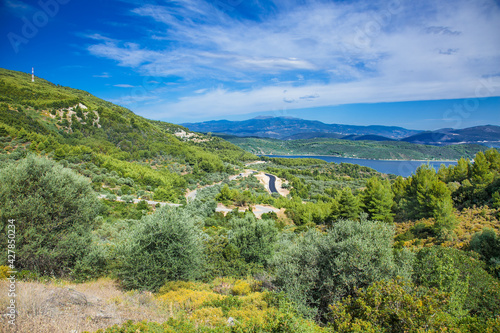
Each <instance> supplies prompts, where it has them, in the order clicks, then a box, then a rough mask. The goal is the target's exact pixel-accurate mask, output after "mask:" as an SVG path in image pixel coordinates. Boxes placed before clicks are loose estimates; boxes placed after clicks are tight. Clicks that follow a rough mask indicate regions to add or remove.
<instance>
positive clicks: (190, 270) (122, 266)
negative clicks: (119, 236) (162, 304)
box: [115, 206, 202, 291]
mask: <svg viewBox="0 0 500 333" xmlns="http://www.w3.org/2000/svg"><path fill="white" fill-rule="evenodd" d="M195 221H196V220H195V219H194V217H193V216H191V215H190V214H189V212H188V211H186V210H185V209H176V208H171V207H169V206H164V207H162V208H160V209H157V210H156V212H155V213H154V214H153V215H148V216H145V217H144V218H143V219H142V220H141V221H140V222H138V223H137V224H136V225H135V226H134V227H133V228H132V230H131V231H130V233H128V234H126V235H124V237H126V241H124V242H122V243H121V245H120V248H119V249H118V257H117V262H116V266H115V272H116V275H117V276H118V278H119V279H120V281H121V283H122V285H123V286H124V287H125V288H126V289H141V290H152V291H156V290H158V289H159V288H160V287H161V286H162V285H163V284H164V283H165V281H170V280H185V281H188V280H192V279H195V278H196V277H198V276H199V275H200V268H201V258H202V239H201V234H200V229H199V226H198V225H196V224H195Z"/></svg>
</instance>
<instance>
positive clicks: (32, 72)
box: [31, 67, 35, 82]
mask: <svg viewBox="0 0 500 333" xmlns="http://www.w3.org/2000/svg"><path fill="white" fill-rule="evenodd" d="M31 82H35V67H31Z"/></svg>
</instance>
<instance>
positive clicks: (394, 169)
mask: <svg viewBox="0 0 500 333" xmlns="http://www.w3.org/2000/svg"><path fill="white" fill-rule="evenodd" d="M265 156H267V157H285V158H318V159H320V160H323V161H327V162H333V163H337V164H339V163H351V164H358V165H363V166H366V167H369V168H372V169H375V170H377V171H378V172H381V173H389V174H393V175H396V176H403V177H408V176H411V175H412V174H414V173H415V171H416V170H417V168H418V167H419V166H421V165H422V164H429V165H430V166H431V167H433V168H434V169H436V170H438V169H439V167H440V166H441V164H444V165H445V166H449V165H456V164H457V162H452V161H414V160H412V161H406V160H397V161H396V160H394V161H390V160H368V159H361V158H347V157H335V156H320V155H307V156H299V155H265Z"/></svg>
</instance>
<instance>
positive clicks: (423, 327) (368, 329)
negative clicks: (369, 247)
mask: <svg viewBox="0 0 500 333" xmlns="http://www.w3.org/2000/svg"><path fill="white" fill-rule="evenodd" d="M448 302H449V296H448V295H447V294H446V293H443V292H439V291H437V290H436V289H427V288H424V287H417V286H415V285H413V284H412V283H410V282H407V281H404V280H400V279H396V280H388V281H379V282H375V283H374V284H373V285H371V286H370V287H368V288H366V289H362V290H358V291H356V293H355V295H354V297H348V298H346V299H344V300H343V301H342V302H337V303H335V304H333V305H332V306H331V307H330V312H329V314H328V320H329V322H330V327H331V328H333V330H334V331H335V332H339V333H347V332H359V333H375V332H377V333H379V332H380V333H386V332H387V333H393V332H394V333H398V332H428V331H431V332H444V331H447V329H450V328H451V329H454V330H453V331H452V332H457V328H458V324H457V319H456V318H455V317H453V316H451V315H450V314H449V313H448ZM458 332H460V331H458Z"/></svg>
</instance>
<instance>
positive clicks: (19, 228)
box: [0, 155, 100, 275]
mask: <svg viewBox="0 0 500 333" xmlns="http://www.w3.org/2000/svg"><path fill="white" fill-rule="evenodd" d="M0 184H1V186H0V202H1V203H2V205H1V208H0V223H1V225H0V228H1V229H2V232H5V233H6V232H7V231H6V225H7V222H8V220H9V219H14V220H15V225H16V252H17V253H16V254H17V256H16V266H17V267H18V268H23V269H28V270H33V271H38V272H40V273H47V274H49V273H50V274H55V275H65V274H67V273H69V272H70V270H71V268H72V267H74V265H75V264H76V263H77V262H78V261H79V260H81V259H82V258H83V257H84V256H85V254H86V253H87V252H88V248H89V246H90V242H91V234H90V231H91V228H92V226H93V223H94V218H95V217H96V216H97V214H98V213H99V209H100V203H99V201H98V199H97V195H96V194H95V192H94V191H93V190H92V188H91V186H90V183H89V181H88V179H86V178H85V177H83V176H80V175H78V174H76V173H75V172H73V171H72V170H70V169H67V168H64V167H62V166H61V165H59V164H58V163H56V162H54V161H51V160H48V159H46V158H41V157H36V156H34V155H29V156H28V157H27V158H25V159H22V160H20V161H18V162H12V163H10V164H8V165H6V166H5V167H4V168H2V169H1V170H0ZM6 241H7V238H6V237H2V239H1V240H0V242H1V244H2V246H3V247H4V248H6ZM5 254H6V252H4V253H3V254H2V258H1V259H2V261H3V262H5V260H6V256H5Z"/></svg>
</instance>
